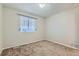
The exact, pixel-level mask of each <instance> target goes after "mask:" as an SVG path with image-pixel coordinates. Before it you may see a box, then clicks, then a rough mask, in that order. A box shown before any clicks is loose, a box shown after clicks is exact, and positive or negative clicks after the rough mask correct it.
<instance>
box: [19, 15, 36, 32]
mask: <svg viewBox="0 0 79 59" xmlns="http://www.w3.org/2000/svg"><path fill="white" fill-rule="evenodd" d="M19 16H20V32H35V31H36V30H37V28H36V25H37V24H36V18H33V17H29V16H23V15H19Z"/></svg>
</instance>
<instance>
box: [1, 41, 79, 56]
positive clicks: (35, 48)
mask: <svg viewBox="0 0 79 59" xmlns="http://www.w3.org/2000/svg"><path fill="white" fill-rule="evenodd" d="M1 55H2V56H79V50H76V49H72V48H69V47H66V46H63V45H59V44H56V43H53V42H50V41H47V40H42V41H38V42H34V43H30V44H26V45H22V46H18V47H13V48H9V49H4V50H3V51H2V54H1Z"/></svg>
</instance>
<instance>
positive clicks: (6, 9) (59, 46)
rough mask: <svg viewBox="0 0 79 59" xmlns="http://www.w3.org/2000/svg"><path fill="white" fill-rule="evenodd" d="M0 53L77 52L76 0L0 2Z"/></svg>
mask: <svg viewBox="0 0 79 59" xmlns="http://www.w3.org/2000/svg"><path fill="white" fill-rule="evenodd" d="M0 56H79V4H78V3H0Z"/></svg>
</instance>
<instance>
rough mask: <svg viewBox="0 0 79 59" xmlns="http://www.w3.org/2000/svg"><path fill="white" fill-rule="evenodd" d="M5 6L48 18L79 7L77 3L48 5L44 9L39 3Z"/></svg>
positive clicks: (8, 4)
mask: <svg viewBox="0 0 79 59" xmlns="http://www.w3.org/2000/svg"><path fill="white" fill-rule="evenodd" d="M4 6H8V7H11V8H16V9H20V10H22V11H24V12H28V13H31V14H33V15H37V16H41V17H48V16H51V15H53V14H56V13H58V12H61V11H64V10H68V9H72V8H75V7H78V6H79V4H77V3H75V4H72V3H46V6H45V7H44V8H40V7H39V6H38V4H37V3H6V4H4Z"/></svg>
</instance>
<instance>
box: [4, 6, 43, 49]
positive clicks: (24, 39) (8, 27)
mask: <svg viewBox="0 0 79 59" xmlns="http://www.w3.org/2000/svg"><path fill="white" fill-rule="evenodd" d="M3 11H4V14H3V15H4V43H3V48H9V47H14V46H18V45H23V44H27V43H31V42H34V41H40V40H44V20H43V19H42V18H40V17H37V18H38V19H37V26H38V27H37V31H36V32H33V33H22V32H19V30H18V29H19V20H20V19H19V17H18V15H17V13H21V14H24V15H30V14H27V13H23V12H20V11H16V10H15V9H11V8H8V7H4V9H3ZM31 16H33V15H31ZM33 17H36V16H33Z"/></svg>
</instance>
